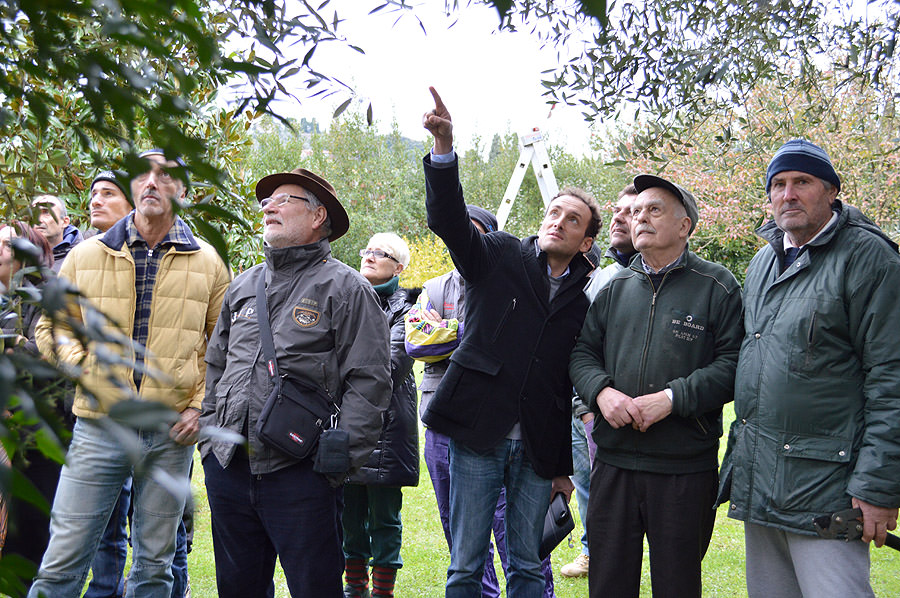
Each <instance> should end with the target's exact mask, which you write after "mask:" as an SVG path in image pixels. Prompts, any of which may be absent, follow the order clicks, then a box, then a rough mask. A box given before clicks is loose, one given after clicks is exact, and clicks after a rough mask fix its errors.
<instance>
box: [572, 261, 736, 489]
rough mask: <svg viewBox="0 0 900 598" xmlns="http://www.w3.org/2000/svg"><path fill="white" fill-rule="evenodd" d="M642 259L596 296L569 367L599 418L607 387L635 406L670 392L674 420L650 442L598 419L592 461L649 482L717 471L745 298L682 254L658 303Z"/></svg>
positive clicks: (655, 428)
mask: <svg viewBox="0 0 900 598" xmlns="http://www.w3.org/2000/svg"><path fill="white" fill-rule="evenodd" d="M641 264H642V263H641V260H640V259H635V260H634V261H632V262H631V266H630V267H629V268H626V269H625V270H622V271H621V272H619V273H618V274H616V275H615V276H614V277H613V278H612V279H611V280H610V281H609V283H608V284H607V285H606V286H605V287H603V288H602V289H601V290H600V292H599V293H598V294H597V297H596V299H594V302H593V303H592V304H591V307H590V309H589V310H588V315H587V317H586V318H585V320H584V327H583V328H582V329H581V335H580V337H579V338H578V342H577V343H576V344H575V350H574V351H572V356H571V360H570V362H569V375H570V376H571V377H572V382H573V383H574V384H575V390H576V391H577V392H578V395H579V396H581V397H586V398H587V397H589V398H590V399H589V400H588V401H586V402H588V403H589V405H590V407H591V409H592V410H593V411H594V412H595V413H598V414H599V413H600V410H599V407H597V402H596V401H595V400H594V399H595V398H596V396H597V394H598V393H599V392H600V391H601V390H602V389H604V388H606V387H607V386H612V387H613V388H615V389H616V390H618V391H620V392H623V393H625V394H627V395H628V396H631V397H635V396H639V395H644V394H650V393H654V392H658V391H661V390H663V389H665V388H671V389H672V395H673V396H672V413H671V414H670V415H669V416H668V417H666V418H665V419H663V420H661V421H659V422H657V423H655V424H653V425H652V426H651V427H650V428H649V429H648V430H647V431H646V432H639V431H637V430H634V429H632V428H631V427H630V426H625V427H623V428H618V429H616V428H613V427H612V426H610V425H609V423H607V421H606V420H605V419H604V418H603V416H602V415H598V416H597V417H596V418H594V432H593V438H594V441H595V442H596V443H597V457H596V458H597V459H598V460H600V461H602V462H604V463H608V464H609V465H613V466H615V467H619V468H622V469H631V470H636V471H648V472H655V473H697V472H701V471H709V470H714V469H716V467H717V466H718V450H719V437H720V436H722V405H724V404H725V403H728V402H730V401H731V399H732V396H733V391H734V369H735V364H736V363H737V355H738V348H739V347H740V343H741V338H742V337H743V327H742V326H741V288H740V285H738V282H737V280H735V278H734V276H733V275H732V274H731V272H729V271H728V270H727V269H726V268H724V267H723V266H720V265H719V264H714V263H712V262H708V261H706V260H703V259H701V258H699V257H697V256H696V255H695V254H693V253H691V252H690V251H687V250H685V254H684V261H683V262H682V263H681V264H680V265H678V266H676V267H675V268H673V269H672V270H670V271H669V272H668V273H666V275H665V277H664V278H663V280H662V282H661V284H660V286H659V289H658V290H657V291H656V292H655V293H654V290H653V285H652V283H651V282H650V277H649V276H648V275H647V274H646V273H645V272H644V271H643V267H642V265H641Z"/></svg>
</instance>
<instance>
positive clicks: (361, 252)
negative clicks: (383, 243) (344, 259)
mask: <svg viewBox="0 0 900 598" xmlns="http://www.w3.org/2000/svg"><path fill="white" fill-rule="evenodd" d="M369 255H374V256H375V257H376V258H379V259H381V258H388V259H390V260H394V261H395V262H397V263H398V264H399V263H400V260H398V259H397V258H395V257H394V256H392V255H391V254H390V253H387V252H384V251H382V250H380V249H360V250H359V257H366V256H369Z"/></svg>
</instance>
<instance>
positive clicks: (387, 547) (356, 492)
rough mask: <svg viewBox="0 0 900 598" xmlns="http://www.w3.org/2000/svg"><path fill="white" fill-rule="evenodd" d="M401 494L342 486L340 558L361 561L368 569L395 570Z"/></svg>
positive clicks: (398, 562) (379, 488) (377, 488)
mask: <svg viewBox="0 0 900 598" xmlns="http://www.w3.org/2000/svg"><path fill="white" fill-rule="evenodd" d="M402 506H403V491H402V490H401V489H400V488H398V487H388V486H362V485H359V484H347V485H346V486H344V515H343V518H342V520H341V521H342V523H343V526H344V557H345V558H348V559H363V560H365V561H366V562H367V563H368V562H369V559H371V560H372V562H371V564H372V565H377V566H379V567H387V568H390V569H399V568H400V567H402V566H403V560H402V559H401V558H400V544H401V542H402V535H403V525H402V524H401V522H400V508H401V507H402Z"/></svg>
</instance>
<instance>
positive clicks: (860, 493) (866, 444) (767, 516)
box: [719, 201, 900, 534]
mask: <svg viewBox="0 0 900 598" xmlns="http://www.w3.org/2000/svg"><path fill="white" fill-rule="evenodd" d="M833 208H834V210H835V212H837V214H838V220H837V222H836V223H835V224H833V225H831V227H830V228H829V229H828V230H826V232H825V233H823V234H822V235H821V236H820V237H819V238H817V239H815V240H813V241H812V242H811V243H809V244H808V246H807V247H806V249H804V250H803V251H802V252H801V253H800V255H799V257H798V258H797V260H796V261H795V262H794V264H793V265H792V266H791V267H789V268H788V270H787V272H781V266H780V264H781V263H782V261H781V256H782V255H783V253H784V251H783V235H784V233H783V232H782V231H781V230H779V229H778V228H777V227H776V226H775V224H774V222H769V223H767V224H765V225H764V226H763V227H761V228H760V229H759V230H758V231H757V234H759V235H760V236H761V237H763V238H764V239H766V240H767V241H768V242H769V245H768V246H766V247H764V248H763V249H761V250H760V251H759V252H758V253H757V254H756V256H755V257H754V258H753V260H752V261H751V262H750V267H749V269H748V271H747V280H746V283H745V286H744V308H745V318H744V322H745V329H746V334H745V336H744V340H743V344H742V346H741V353H740V358H739V361H738V368H737V375H736V382H735V384H736V386H735V415H736V420H735V422H734V424H733V426H732V429H731V434H730V438H729V447H728V452H727V454H726V458H725V460H724V462H723V465H722V472H721V480H722V482H721V488H720V499H719V502H720V503H721V502H724V501H725V500H727V499H728V496H729V491H730V499H731V506H730V508H729V515H730V516H731V517H733V518H735V519H740V520H743V521H749V522H752V523H755V524H759V525H766V526H772V527H777V528H781V529H784V530H788V531H791V532H798V533H807V534H813V533H814V528H813V523H812V520H813V518H814V517H816V516H819V515H823V514H830V513H832V512H834V511H837V510H841V509H846V508H849V507H850V504H851V497H857V498H860V499H862V500H864V501H866V502H869V503H872V504H875V505H880V506H883V507H897V506H900V343H898V342H897V326H898V323H900V256H898V254H897V245H896V244H894V243H892V242H891V241H890V240H889V239H888V238H887V237H886V236H885V235H884V233H882V232H881V231H880V230H879V229H878V228H877V227H876V226H875V225H874V224H873V223H872V222H870V221H869V220H868V219H866V218H865V216H863V215H862V214H861V213H860V212H859V210H857V209H855V208H852V207H848V206H844V205H842V204H841V202H840V201H835V203H834V206H833Z"/></svg>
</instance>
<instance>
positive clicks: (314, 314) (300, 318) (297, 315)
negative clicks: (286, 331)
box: [293, 306, 319, 328]
mask: <svg viewBox="0 0 900 598" xmlns="http://www.w3.org/2000/svg"><path fill="white" fill-rule="evenodd" d="M293 316H294V321H295V322H297V325H299V326H300V327H301V328H310V327H312V326H315V325H316V324H317V323H318V322H319V311H318V310H315V309H311V308H309V307H300V306H297V307H295V308H294V313H293Z"/></svg>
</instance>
